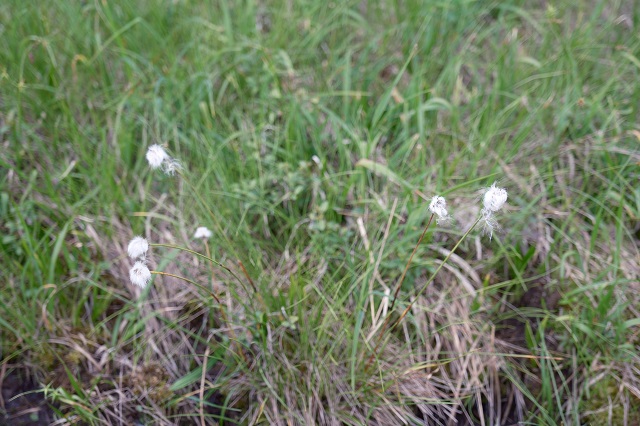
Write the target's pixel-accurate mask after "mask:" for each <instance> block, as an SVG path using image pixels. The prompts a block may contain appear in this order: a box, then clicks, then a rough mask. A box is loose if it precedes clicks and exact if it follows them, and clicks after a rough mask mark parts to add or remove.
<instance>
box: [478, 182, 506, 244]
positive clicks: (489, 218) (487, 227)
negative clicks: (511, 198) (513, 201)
mask: <svg viewBox="0 0 640 426" xmlns="http://www.w3.org/2000/svg"><path fill="white" fill-rule="evenodd" d="M507 198H508V195H507V190H506V189H504V188H498V187H497V186H496V184H495V182H494V184H493V185H491V187H489V188H487V190H486V192H485V193H484V196H483V198H482V204H483V205H484V208H483V209H482V211H481V212H480V213H481V215H482V225H483V227H484V232H485V233H486V234H489V240H491V238H492V237H493V230H494V228H496V227H498V222H497V221H496V220H495V218H494V213H496V212H498V211H499V210H500V209H501V208H502V207H503V206H504V204H505V203H506V202H507Z"/></svg>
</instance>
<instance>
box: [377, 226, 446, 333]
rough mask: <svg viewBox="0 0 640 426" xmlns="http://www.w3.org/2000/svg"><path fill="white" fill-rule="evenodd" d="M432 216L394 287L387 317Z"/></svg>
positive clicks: (394, 303) (391, 310)
mask: <svg viewBox="0 0 640 426" xmlns="http://www.w3.org/2000/svg"><path fill="white" fill-rule="evenodd" d="M433 216H434V214H433V213H431V217H430V218H429V222H427V226H425V227H424V231H422V235H420V238H419V239H418V243H417V244H416V246H415V247H414V248H413V252H411V256H409V261H408V262H407V265H406V266H405V267H404V271H403V272H402V276H401V277H400V280H399V281H398V285H397V286H396V291H395V292H394V294H393V300H392V301H391V307H390V308H389V317H390V316H391V313H392V312H393V307H394V306H395V305H396V300H397V299H398V293H400V287H402V283H403V282H404V277H406V276H407V271H408V270H409V266H410V265H411V262H412V261H413V256H414V255H415V254H416V251H418V247H420V244H421V243H422V240H423V239H424V236H425V235H426V233H427V230H428V229H429V226H431V222H432V221H433ZM385 324H386V321H385Z"/></svg>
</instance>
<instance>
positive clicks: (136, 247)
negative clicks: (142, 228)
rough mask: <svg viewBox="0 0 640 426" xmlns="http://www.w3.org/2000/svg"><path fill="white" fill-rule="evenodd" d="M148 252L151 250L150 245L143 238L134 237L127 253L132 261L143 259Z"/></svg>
mask: <svg viewBox="0 0 640 426" xmlns="http://www.w3.org/2000/svg"><path fill="white" fill-rule="evenodd" d="M147 250H149V243H148V242H147V240H146V239H144V238H142V237H134V238H133V240H131V241H130V242H129V246H128V247H127V253H128V254H129V257H130V258H132V259H137V258H139V257H143V256H144V255H146V254H147Z"/></svg>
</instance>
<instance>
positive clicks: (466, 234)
mask: <svg viewBox="0 0 640 426" xmlns="http://www.w3.org/2000/svg"><path fill="white" fill-rule="evenodd" d="M481 219H482V215H480V216H478V218H477V219H476V221H475V222H474V223H473V225H471V227H470V228H469V229H468V230H467V232H465V233H464V235H463V236H462V237H460V239H459V240H458V242H457V243H456V245H455V246H453V248H452V249H451V251H450V252H449V254H448V255H447V256H446V257H445V258H444V260H443V261H442V262H441V263H440V266H438V267H437V268H436V270H435V271H434V272H433V274H431V277H429V279H428V280H427V282H426V283H425V284H424V285H423V286H422V288H421V289H420V291H419V292H418V293H417V294H416V297H415V298H414V299H413V301H412V302H411V303H409V306H407V308H406V309H405V310H404V311H403V312H402V315H400V318H398V320H397V321H396V322H395V323H394V324H393V325H392V326H391V328H390V329H389V331H391V330H393V329H394V328H395V327H396V326H397V325H398V324H400V322H401V321H402V319H403V318H404V317H405V316H406V315H407V312H409V310H410V309H411V307H412V306H413V304H414V303H416V300H418V297H420V295H421V294H422V292H423V291H425V290H426V289H427V287H428V286H429V284H431V282H432V281H433V280H434V278H435V277H436V275H438V272H440V269H442V267H443V266H444V265H445V263H447V262H448V261H449V258H450V257H451V256H452V255H453V253H454V252H455V251H456V249H457V248H458V246H459V245H460V244H461V243H462V241H464V239H465V238H467V236H468V235H469V233H470V232H471V231H472V230H473V228H475V227H476V225H478V223H479V222H480V220H481Z"/></svg>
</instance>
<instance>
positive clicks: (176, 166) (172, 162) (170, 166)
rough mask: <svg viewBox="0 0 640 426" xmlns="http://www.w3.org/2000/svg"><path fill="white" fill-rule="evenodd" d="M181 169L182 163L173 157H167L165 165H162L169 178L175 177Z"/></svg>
mask: <svg viewBox="0 0 640 426" xmlns="http://www.w3.org/2000/svg"><path fill="white" fill-rule="evenodd" d="M180 167H181V166H180V162H178V160H176V159H173V158H171V157H167V159H166V160H165V161H164V163H162V171H163V172H165V174H167V175H169V176H173V175H175V174H176V172H177V171H178V170H180Z"/></svg>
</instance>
